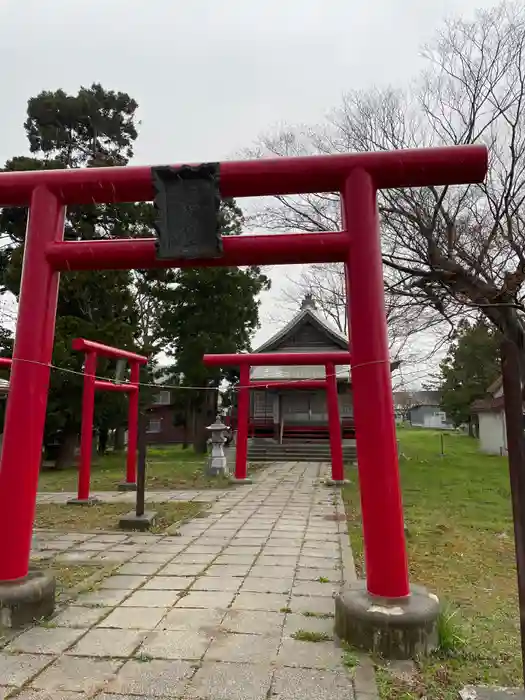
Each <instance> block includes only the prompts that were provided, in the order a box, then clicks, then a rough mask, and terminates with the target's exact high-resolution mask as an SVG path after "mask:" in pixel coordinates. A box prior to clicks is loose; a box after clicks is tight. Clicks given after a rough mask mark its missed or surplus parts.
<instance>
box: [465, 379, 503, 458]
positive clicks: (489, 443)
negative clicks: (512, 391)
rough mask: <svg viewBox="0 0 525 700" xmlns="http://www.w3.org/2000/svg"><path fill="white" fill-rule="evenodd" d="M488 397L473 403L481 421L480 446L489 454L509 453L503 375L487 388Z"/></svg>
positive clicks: (473, 408) (474, 410)
mask: <svg viewBox="0 0 525 700" xmlns="http://www.w3.org/2000/svg"><path fill="white" fill-rule="evenodd" d="M487 394H488V396H487V398H485V399H478V400H477V401H474V403H473V404H472V412H473V413H475V414H477V416H478V423H479V446H480V449H481V451H482V452H485V453H486V454H489V455H506V454H507V430H506V425H505V411H504V406H505V401H504V398H503V382H502V379H501V377H498V379H496V381H495V382H494V383H493V384H491V385H490V386H489V388H488V389H487Z"/></svg>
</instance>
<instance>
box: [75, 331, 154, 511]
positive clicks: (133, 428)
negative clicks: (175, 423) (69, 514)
mask: <svg viewBox="0 0 525 700" xmlns="http://www.w3.org/2000/svg"><path fill="white" fill-rule="evenodd" d="M73 350H78V351H79V352H84V353H85V362H84V393H83V396H82V427H81V433H80V465H79V470H78V493H77V498H74V499H72V500H70V501H69V503H71V504H78V505H82V504H89V503H92V502H93V499H92V498H90V497H89V482H90V479H91V452H92V443H93V414H94V410H95V390H96V389H103V390H105V391H117V392H122V393H125V394H127V395H128V397H129V402H128V449H127V454H126V480H125V482H123V483H122V484H120V485H119V489H120V490H121V491H132V490H135V489H136V488H137V485H136V481H137V438H138V421H139V382H140V366H141V365H145V364H146V363H147V361H148V358H147V357H144V356H143V355H137V354H136V353H134V352H129V351H128V350H120V349H119V348H113V347H111V346H109V345H103V344H102V343H97V342H94V341H92V340H85V339H84V338H75V340H73ZM97 357H108V358H110V359H114V360H127V361H128V362H129V365H130V370H131V371H130V379H129V382H123V383H116V382H111V381H107V380H104V379H97V378H96V376H95V375H96V372H97Z"/></svg>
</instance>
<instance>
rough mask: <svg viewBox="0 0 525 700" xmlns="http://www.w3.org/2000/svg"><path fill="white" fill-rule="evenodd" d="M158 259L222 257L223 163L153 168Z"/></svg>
mask: <svg viewBox="0 0 525 700" xmlns="http://www.w3.org/2000/svg"><path fill="white" fill-rule="evenodd" d="M151 176H152V180H153V187H154V191H155V197H154V200H153V203H154V205H155V208H156V210H157V211H156V214H157V216H156V220H155V229H156V231H157V236H158V240H157V258H158V259H161V260H175V259H180V260H195V259H198V258H219V257H221V255H222V239H221V235H220V225H219V210H220V205H221V196H220V191H219V164H218V163H204V164H202V165H195V166H193V165H183V166H181V167H177V168H174V167H170V166H160V167H156V168H152V169H151Z"/></svg>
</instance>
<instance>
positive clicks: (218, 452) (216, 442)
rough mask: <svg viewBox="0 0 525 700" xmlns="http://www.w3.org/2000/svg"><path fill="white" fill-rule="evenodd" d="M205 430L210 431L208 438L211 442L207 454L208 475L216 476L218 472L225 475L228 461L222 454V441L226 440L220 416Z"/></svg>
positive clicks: (224, 428)
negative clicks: (209, 450)
mask: <svg viewBox="0 0 525 700" xmlns="http://www.w3.org/2000/svg"><path fill="white" fill-rule="evenodd" d="M206 430H209V431H211V436H210V438H209V440H208V442H209V443H211V452H210V454H209V456H208V467H207V471H208V474H209V475H210V476H217V475H218V474H224V475H226V476H227V475H228V473H229V472H228V463H227V461H226V455H225V454H224V443H225V442H226V438H225V436H224V431H225V430H226V426H225V425H224V423H223V422H222V421H221V419H220V416H217V418H216V419H215V422H214V423H212V424H211V425H209V426H208V427H207V428H206Z"/></svg>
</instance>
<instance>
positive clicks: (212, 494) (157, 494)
mask: <svg viewBox="0 0 525 700" xmlns="http://www.w3.org/2000/svg"><path fill="white" fill-rule="evenodd" d="M241 488H245V487H241ZM229 493H231V491H230V490H221V489H203V490H201V491H197V490H188V491H168V490H165V491H147V499H148V501H149V502H150V503H169V502H170V501H198V502H201V503H213V502H214V501H217V500H219V498H222V497H223V496H226V494H229ZM90 495H91V496H95V497H96V498H98V499H99V500H101V501H102V502H103V503H135V499H136V497H137V494H136V493H135V492H134V491H93V492H92V493H91V494H90ZM76 497H77V494H76V493H72V492H70V491H58V492H53V491H47V492H42V493H39V494H38V498H37V500H38V503H67V502H68V501H69V500H70V499H72V498H76Z"/></svg>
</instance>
